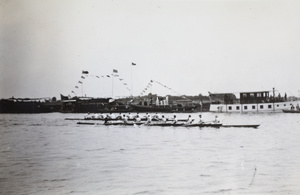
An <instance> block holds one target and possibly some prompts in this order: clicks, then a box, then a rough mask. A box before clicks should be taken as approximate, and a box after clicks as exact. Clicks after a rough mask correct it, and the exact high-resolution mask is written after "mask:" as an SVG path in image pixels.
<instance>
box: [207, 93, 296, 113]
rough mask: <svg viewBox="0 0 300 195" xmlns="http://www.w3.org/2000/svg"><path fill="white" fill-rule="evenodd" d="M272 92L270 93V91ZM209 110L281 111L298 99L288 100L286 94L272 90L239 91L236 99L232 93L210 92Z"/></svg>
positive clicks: (234, 111)
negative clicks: (276, 93)
mask: <svg viewBox="0 0 300 195" xmlns="http://www.w3.org/2000/svg"><path fill="white" fill-rule="evenodd" d="M270 92H272V93H270ZM209 96H210V99H211V104H210V109H209V111H211V112H224V113H260V112H282V111H283V110H287V109H288V108H290V107H292V106H294V107H295V106H296V105H297V104H298V103H299V102H298V101H288V100H287V97H286V94H285V95H284V96H283V97H281V95H280V94H278V95H277V96H275V89H274V88H273V91H256V92H241V93H239V96H240V98H239V99H238V98H237V97H236V95H235V94H233V93H210V94H209Z"/></svg>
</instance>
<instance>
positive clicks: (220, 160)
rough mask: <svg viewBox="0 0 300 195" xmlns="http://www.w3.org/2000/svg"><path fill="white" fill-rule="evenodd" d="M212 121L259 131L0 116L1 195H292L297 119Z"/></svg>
mask: <svg viewBox="0 0 300 195" xmlns="http://www.w3.org/2000/svg"><path fill="white" fill-rule="evenodd" d="M166 115H168V114H166ZM187 115H188V114H179V116H178V118H186V117H187ZM169 116H171V114H170V115H169ZM202 116H203V119H204V120H213V119H214V116H215V115H214V114H212V113H202ZM218 116H219V119H220V120H221V121H222V122H223V123H224V124H261V126H260V127H259V128H258V129H252V128H219V129H214V128H199V127H190V128H185V127H149V126H136V127H129V126H128V127H124V126H99V125H98V126H82V125H77V124H76V121H68V120H64V118H67V117H74V118H78V117H83V115H82V114H59V113H52V114H27V115H26V114H24V115H23V114H22V115H9V114H2V115H1V119H0V133H1V136H0V143H1V145H0V189H1V193H3V194H110V195H111V194H118V195H119V194H136V195H138V194H299V193H300V187H299V185H298V184H299V182H300V151H299V150H300V134H299V130H300V129H299V123H300V115H297V114H284V113H276V114H242V115H241V114H218ZM192 117H193V118H197V114H196V113H195V114H192Z"/></svg>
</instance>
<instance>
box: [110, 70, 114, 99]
mask: <svg viewBox="0 0 300 195" xmlns="http://www.w3.org/2000/svg"><path fill="white" fill-rule="evenodd" d="M111 75H112V77H111V97H112V98H114V76H113V74H111Z"/></svg>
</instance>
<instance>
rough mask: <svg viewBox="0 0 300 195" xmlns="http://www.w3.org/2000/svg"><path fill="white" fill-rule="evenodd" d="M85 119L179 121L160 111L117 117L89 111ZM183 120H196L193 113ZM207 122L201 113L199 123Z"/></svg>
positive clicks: (189, 121)
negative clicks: (151, 113)
mask: <svg viewBox="0 0 300 195" xmlns="http://www.w3.org/2000/svg"><path fill="white" fill-rule="evenodd" d="M84 118H85V119H103V120H105V123H107V122H108V121H109V120H122V121H123V122H124V123H128V120H134V121H135V122H136V123H140V122H141V121H142V120H146V124H151V123H152V122H153V121H156V122H157V121H158V122H161V123H167V122H168V121H170V122H171V123H173V124H176V123H178V119H177V117H176V115H174V116H173V117H172V118H166V117H165V116H164V115H160V114H158V113H156V114H155V115H153V116H151V115H150V114H148V113H146V115H145V116H143V117H140V115H139V113H137V114H136V115H131V114H130V113H128V114H123V115H122V114H121V113H120V114H119V115H118V116H117V117H115V115H114V114H113V113H110V114H106V115H105V114H102V113H101V114H93V115H91V114H90V113H88V114H87V115H86V116H85V117H84ZM180 121H183V122H184V124H192V123H193V122H194V119H192V118H191V115H189V116H188V118H187V119H185V120H180ZM209 122H212V123H220V121H219V120H218V116H215V119H214V120H213V121H209ZM204 123H207V122H205V121H203V120H202V115H199V121H198V124H204Z"/></svg>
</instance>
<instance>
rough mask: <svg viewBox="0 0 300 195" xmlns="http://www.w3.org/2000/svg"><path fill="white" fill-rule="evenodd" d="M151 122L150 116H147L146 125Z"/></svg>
mask: <svg viewBox="0 0 300 195" xmlns="http://www.w3.org/2000/svg"><path fill="white" fill-rule="evenodd" d="M151 121H152V118H151V116H150V114H149V115H148V116H147V124H150V123H151Z"/></svg>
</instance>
